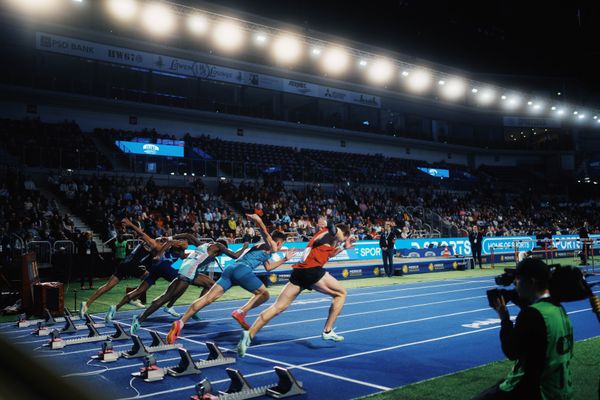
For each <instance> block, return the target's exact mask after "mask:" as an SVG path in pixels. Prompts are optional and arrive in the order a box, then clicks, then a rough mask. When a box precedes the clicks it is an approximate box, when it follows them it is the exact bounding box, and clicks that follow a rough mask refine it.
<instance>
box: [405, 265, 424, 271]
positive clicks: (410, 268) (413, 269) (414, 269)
mask: <svg viewBox="0 0 600 400" xmlns="http://www.w3.org/2000/svg"><path fill="white" fill-rule="evenodd" d="M420 270H421V268H419V266H418V265H409V266H408V268H406V271H404V268H403V269H402V272H419V271H420Z"/></svg>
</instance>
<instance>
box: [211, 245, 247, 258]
mask: <svg viewBox="0 0 600 400" xmlns="http://www.w3.org/2000/svg"><path fill="white" fill-rule="evenodd" d="M216 245H217V246H219V249H221V253H223V254H226V255H228V256H229V257H231V258H233V259H234V260H237V259H238V258H240V256H241V255H242V254H244V251H245V250H246V249H247V248H248V243H247V242H246V243H244V244H243V246H242V247H241V248H240V249H239V250H238V251H236V252H235V253H234V252H233V251H231V250H229V249H228V248H227V246H225V245H223V244H222V243H216Z"/></svg>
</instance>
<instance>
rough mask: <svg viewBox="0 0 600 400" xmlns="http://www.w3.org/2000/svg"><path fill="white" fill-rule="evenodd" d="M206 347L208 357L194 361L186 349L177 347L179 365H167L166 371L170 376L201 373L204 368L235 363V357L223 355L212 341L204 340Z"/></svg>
mask: <svg viewBox="0 0 600 400" xmlns="http://www.w3.org/2000/svg"><path fill="white" fill-rule="evenodd" d="M206 347H208V357H207V358H206V360H204V361H194V360H193V359H192V356H191V355H190V353H189V352H188V351H187V350H186V349H184V348H180V349H178V350H179V356H180V357H181V360H180V361H179V365H177V366H174V367H167V368H166V372H167V373H168V374H169V375H171V376H185V375H193V374H199V373H201V372H202V369H204V368H211V367H216V366H219V365H227V364H235V362H236V361H237V359H236V358H235V357H225V356H224V355H223V353H222V352H221V349H219V346H217V344H216V343H214V342H206Z"/></svg>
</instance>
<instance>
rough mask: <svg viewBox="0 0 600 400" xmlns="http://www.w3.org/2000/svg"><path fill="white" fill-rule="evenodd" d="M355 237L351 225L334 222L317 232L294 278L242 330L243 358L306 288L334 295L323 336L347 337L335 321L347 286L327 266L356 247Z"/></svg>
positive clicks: (294, 269)
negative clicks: (336, 257) (254, 319)
mask: <svg viewBox="0 0 600 400" xmlns="http://www.w3.org/2000/svg"><path fill="white" fill-rule="evenodd" d="M354 240H355V239H354V238H352V237H351V236H350V228H349V227H348V226H347V225H343V224H339V225H337V226H336V225H334V224H333V223H332V222H329V223H328V224H327V228H324V229H321V230H320V231H319V232H317V233H316V234H315V236H314V237H313V238H312V239H311V240H310V242H309V243H308V246H307V247H306V250H305V251H304V256H303V260H302V261H301V262H299V263H297V264H294V265H293V266H292V268H293V271H292V274H291V276H290V281H289V282H288V283H287V284H286V285H285V286H284V287H283V289H282V290H281V293H280V294H279V297H277V300H276V301H275V303H274V304H272V305H271V306H270V307H269V308H267V309H265V310H264V311H263V312H261V313H260V315H259V316H258V318H257V319H256V321H254V323H253V324H252V326H251V327H250V329H249V330H247V331H244V332H243V333H242V338H241V339H240V342H239V343H238V347H237V349H238V355H239V356H240V357H243V356H245V355H246V350H247V349H248V347H250V343H251V342H252V339H253V338H254V336H256V334H257V333H258V331H259V330H261V329H262V328H263V327H264V326H265V325H266V324H267V323H268V322H269V321H270V320H272V319H273V318H275V317H276V316H277V315H279V314H281V313H282V312H283V311H284V310H285V309H286V308H288V307H289V305H290V304H292V302H293V301H294V300H295V299H296V297H298V295H299V294H300V292H302V290H304V289H308V290H316V291H318V292H321V293H323V294H327V295H329V296H331V297H332V300H331V307H329V315H328V317H327V321H326V322H325V328H324V329H323V333H322V334H321V338H322V339H323V340H333V341H336V342H340V341H342V340H344V338H343V336H339V335H337V334H336V333H335V331H334V330H333V324H334V323H335V320H336V318H337V316H338V315H339V314H340V312H341V311H342V307H344V303H345V301H346V289H345V288H344V287H343V286H342V285H341V284H340V283H339V282H338V280H337V279H335V278H334V277H333V276H331V275H330V274H329V273H328V272H327V271H325V269H324V268H323V265H325V263H327V261H328V260H329V258H331V257H334V256H335V255H337V254H338V253H340V252H341V251H343V250H344V249H349V248H350V247H352V243H353V242H354ZM340 243H343V244H344V246H343V248H342V247H338V244H340Z"/></svg>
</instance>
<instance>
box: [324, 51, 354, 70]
mask: <svg viewBox="0 0 600 400" xmlns="http://www.w3.org/2000/svg"><path fill="white" fill-rule="evenodd" d="M349 62H350V56H349V55H348V53H347V52H346V51H345V50H344V49H342V48H340V47H334V48H331V49H329V50H327V52H326V53H325V57H323V68H324V69H325V71H326V72H327V73H329V74H332V75H338V74H341V73H342V72H344V71H345V70H346V69H347V68H348V63H349Z"/></svg>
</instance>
